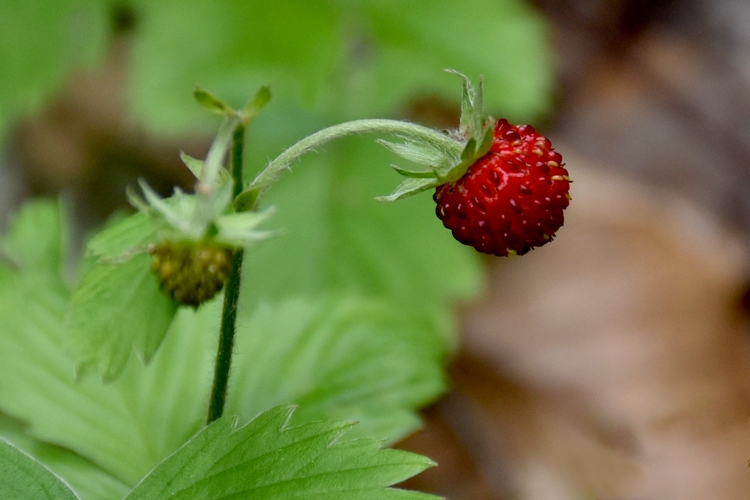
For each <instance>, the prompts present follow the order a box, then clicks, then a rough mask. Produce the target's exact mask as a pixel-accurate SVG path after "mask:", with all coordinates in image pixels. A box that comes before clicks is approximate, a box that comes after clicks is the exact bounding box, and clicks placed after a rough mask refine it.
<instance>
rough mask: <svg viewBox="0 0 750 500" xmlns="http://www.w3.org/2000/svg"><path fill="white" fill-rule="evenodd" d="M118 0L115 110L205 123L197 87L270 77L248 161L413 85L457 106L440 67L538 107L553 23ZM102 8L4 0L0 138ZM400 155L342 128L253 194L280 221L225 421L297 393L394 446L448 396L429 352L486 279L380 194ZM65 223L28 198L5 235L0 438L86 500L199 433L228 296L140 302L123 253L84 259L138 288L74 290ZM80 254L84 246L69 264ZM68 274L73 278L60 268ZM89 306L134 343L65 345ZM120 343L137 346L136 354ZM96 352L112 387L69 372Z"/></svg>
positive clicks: (455, 92)
mask: <svg viewBox="0 0 750 500" xmlns="http://www.w3.org/2000/svg"><path fill="white" fill-rule="evenodd" d="M124 5H128V6H129V7H131V8H132V9H133V10H134V12H135V13H136V20H137V23H136V29H135V31H134V32H133V33H132V35H130V40H129V43H130V44H131V53H130V67H129V75H130V82H129V86H128V91H129V95H128V102H129V109H130V113H131V114H132V117H133V120H134V121H135V123H137V124H138V126H139V127H142V128H143V129H145V130H147V131H148V132H149V133H150V134H154V135H160V136H175V135H179V134H182V133H185V132H188V131H195V130H203V131H211V130H212V128H215V127H216V126H217V125H218V122H216V121H214V120H213V118H211V117H210V116H206V114H205V112H204V111H202V110H201V109H200V108H199V107H198V106H197V105H196V104H195V103H194V102H193V100H192V96H191V91H192V88H193V86H194V85H196V84H199V85H201V86H202V87H205V88H208V89H210V90H211V91H212V92H214V93H215V94H217V95H219V96H222V97H223V98H226V99H227V100H228V101H229V102H230V103H232V104H234V105H237V106H241V105H242V104H243V103H244V101H245V100H247V99H248V98H249V97H250V96H251V95H252V94H253V93H254V92H255V90H256V89H257V87H258V86H260V85H261V84H266V85H270V86H271V87H272V89H273V92H274V98H273V100H272V102H271V104H270V105H269V106H268V107H267V108H266V109H265V110H264V111H263V113H262V114H260V115H259V116H258V119H257V120H256V121H255V122H254V123H253V125H252V127H251V129H250V130H249V132H248V137H247V143H248V145H249V151H248V154H247V157H246V171H247V175H248V178H249V177H250V176H251V175H252V173H253V172H255V171H257V170H258V169H260V168H262V166H263V165H264V164H265V162H266V161H267V160H268V159H269V158H272V157H274V156H275V155H276V154H278V153H279V152H280V151H282V150H283V149H284V148H285V147H287V146H289V145H291V144H292V143H294V142H295V141H296V140H299V139H300V138H302V137H304V136H305V135H307V134H309V133H311V132H313V131H315V130H318V129H320V128H322V127H325V126H328V125H331V124H333V123H338V122H340V121H344V120H347V119H354V118H365V117H397V118H398V117H401V116H402V110H403V109H404V108H405V106H406V105H407V104H408V103H409V102H410V100H411V99H414V98H416V97H420V96H429V97H438V98H440V99H444V100H446V102H448V103H455V107H456V109H457V108H458V102H459V98H460V82H459V81H458V79H457V78H456V77H455V76H454V75H449V74H446V73H443V72H442V69H444V68H455V69H457V70H459V71H461V72H464V73H466V74H468V75H469V76H470V77H472V78H474V79H476V78H477V77H478V76H479V75H480V74H481V75H483V76H484V81H485V89H486V92H485V100H486V105H487V107H488V108H489V111H490V112H491V113H493V114H494V115H495V116H507V117H508V118H510V119H512V120H515V121H533V120H534V119H536V118H539V117H540V116H541V115H543V113H544V112H545V111H546V109H547V108H548V106H549V101H550V88H551V76H550V75H551V73H550V71H551V69H550V64H549V53H548V49H547V45H546V36H545V26H544V23H543V22H542V20H541V19H540V18H539V17H538V16H537V15H536V14H535V13H534V12H533V11H532V10H531V9H530V8H529V7H528V6H527V5H526V4H525V3H524V2H522V1H521V0H465V1H460V2H459V1H455V0H409V1H398V0H348V1H345V0H285V1H281V2H280V1H278V0H253V1H239V0H235V1H230V0H219V1H217V0H179V1H177V0H161V1H147V0H133V1H132V2H129V3H126V4H124ZM112 8H113V4H111V3H110V2H107V1H104V0H29V1H24V2H16V1H13V0H0V12H2V13H3V14H2V16H0V75H3V81H2V84H0V142H2V137H3V136H2V133H3V131H7V129H8V127H10V125H11V124H12V123H13V121H14V120H15V119H17V118H19V117H22V116H24V115H26V114H28V113H31V112H34V111H36V110H38V109H39V107H40V106H41V105H43V103H44V102H45V101H46V100H47V99H49V98H50V96H52V95H54V93H55V92H56V91H57V90H58V89H60V88H61V86H62V85H63V83H64V82H65V81H66V79H67V78H68V77H69V76H70V75H71V74H72V72H74V71H79V70H81V69H82V68H86V67H90V66H92V65H95V64H97V63H98V62H100V61H101V60H102V58H103V57H105V54H106V50H107V44H108V42H109V28H108V26H109V23H110V21H109V16H110V14H111V11H112ZM177 154H178V152H177V151H175V155H177ZM392 160H393V157H392V155H391V154H390V153H389V152H387V151H386V150H384V149H383V148H381V147H379V146H377V145H376V144H374V141H372V138H366V139H365V138H352V139H347V140H343V141H341V142H340V143H337V144H335V145H331V146H329V147H327V148H326V150H325V151H321V152H319V154H312V155H309V156H308V157H307V158H305V159H303V160H302V161H300V162H299V163H298V164H296V165H294V171H293V172H292V173H290V174H287V175H286V177H284V178H283V180H282V181H281V182H280V184H279V185H278V186H276V187H275V188H274V189H273V190H272V191H271V192H270V193H269V196H268V198H267V200H266V203H267V204H273V205H276V206H277V208H278V212H277V214H276V215H275V216H274V218H273V220H272V225H273V226H274V227H277V228H281V229H283V231H284V235H283V236H282V237H280V238H276V239H275V240H272V241H270V242H268V243H265V244H263V245H261V246H259V247H257V248H254V249H252V250H251V251H250V252H249V253H248V255H247V257H246V265H245V268H244V276H243V289H242V294H241V305H240V332H239V337H238V339H237V354H236V357H235V365H234V373H233V377H234V378H233V379H232V381H231V387H230V394H229V400H228V412H229V413H231V414H234V415H238V416H239V420H240V424H245V423H247V422H248V421H250V420H251V419H252V418H253V417H255V416H256V415H258V414H260V413H262V412H264V411H266V410H269V409H270V408H272V407H275V406H277V405H285V404H298V405H300V407H299V410H298V411H296V412H295V413H294V416H293V417H292V423H293V424H294V425H303V424H306V423H309V422H311V421H315V420H320V419H336V420H341V419H345V420H356V421H359V422H360V424H359V425H357V426H356V427H354V429H353V430H352V431H350V432H348V433H347V436H349V439H351V438H356V437H363V436H369V437H375V438H381V439H385V440H387V441H389V442H392V441H395V440H397V439H399V438H401V437H403V436H405V435H406V434H408V433H409V432H411V431H413V430H414V429H416V428H417V427H418V425H419V420H418V417H417V415H416V413H415V412H416V410H417V409H418V408H419V407H420V406H422V405H424V404H426V403H428V402H429V401H431V400H433V399H434V398H436V397H437V396H438V395H439V394H440V393H441V392H442V391H443V390H444V388H445V380H444V374H443V370H442V365H443V363H444V362H445V359H446V357H447V356H448V355H449V353H450V351H451V349H453V347H454V344H455V342H456V338H455V328H454V325H453V318H452V314H451V313H450V306H451V304H454V303H455V302H456V301H464V300H470V299H471V298H472V297H474V296H475V295H476V294H477V293H478V292H479V290H480V288H481V282H482V273H481V270H480V267H479V265H478V260H477V258H476V255H475V254H474V253H473V251H472V250H470V249H467V248H466V247H463V246H461V245H459V244H458V243H456V242H455V241H454V240H453V239H452V237H451V236H450V233H449V232H448V231H446V230H445V229H444V228H443V227H442V226H441V224H440V222H439V220H438V219H437V218H436V217H435V216H434V214H433V204H432V202H431V201H430V200H429V199H428V196H427V195H422V196H417V197H414V198H412V199H408V200H405V201H403V202H399V203H397V204H383V203H378V202H376V201H374V200H373V197H374V196H376V195H383V194H387V193H388V192H390V191H391V190H392V188H393V187H394V186H395V185H396V184H397V183H398V182H399V179H398V176H397V175H396V174H394V173H393V172H391V171H390V169H389V168H388V164H389V163H390V162H391V161H392ZM66 240H67V231H66V229H65V214H64V212H63V211H61V210H60V209H59V207H58V206H57V204H55V203H50V202H36V203H34V204H30V205H28V206H27V207H26V208H25V209H24V210H23V211H21V212H20V213H19V215H18V216H17V217H16V218H15V219H14V222H13V224H12V225H11V227H10V229H9V232H8V234H7V235H6V236H5V237H4V238H3V239H2V243H0V256H1V257H2V258H0V436H3V437H5V438H7V439H8V440H9V441H10V442H12V443H13V444H14V445H16V446H18V447H20V448H21V449H23V450H25V451H27V452H28V453H29V454H30V455H32V456H33V457H35V458H36V459H38V460H40V461H41V462H42V463H44V464H45V465H46V466H47V467H49V468H50V469H51V470H52V471H53V472H54V473H56V474H58V475H59V476H61V477H63V478H65V480H66V481H67V482H68V483H69V484H70V485H71V486H72V487H73V489H74V490H75V491H76V493H77V494H78V495H79V496H80V497H82V498H121V497H122V496H123V495H125V494H127V492H128V491H130V489H131V488H133V486H135V484H136V483H138V481H139V480H140V479H141V478H142V477H144V475H146V474H147V473H148V472H149V470H151V469H152V468H153V467H154V466H156V465H157V464H158V463H159V462H160V461H161V460H163V459H164V458H165V457H166V456H168V455H169V454H170V453H172V452H174V451H175V450H176V449H177V448H179V447H180V446H181V445H182V444H183V443H185V442H186V441H187V440H188V439H189V438H190V436H192V435H193V434H195V432H197V431H198V430H199V429H200V428H201V426H202V424H203V419H204V413H205V406H206V403H207V400H208V391H209V389H210V380H211V370H212V362H213V355H214V351H215V344H216V339H215V337H216V332H217V329H218V315H219V313H218V307H219V305H218V301H217V302H215V303H212V304H209V305H206V306H203V307H201V308H200V309H199V310H198V311H197V312H193V311H189V310H179V311H178V312H177V313H176V315H175V316H174V318H173V319H172V314H173V312H174V311H170V312H169V313H168V316H164V315H163V314H162V315H161V316H159V314H161V313H154V310H153V307H151V306H152V305H153V301H152V300H151V298H150V297H151V296H148V295H144V296H142V297H138V296H133V294H138V293H139V290H148V293H154V290H156V287H155V283H154V282H153V279H152V277H151V276H150V275H149V274H148V273H147V271H146V270H144V269H140V270H138V269H136V270H135V271H134V273H131V272H130V271H128V272H124V271H123V269H125V268H120V269H119V271H118V272H114V273H109V274H106V273H105V274H100V275H99V276H98V277H96V279H97V280H98V281H97V286H98V287H100V288H97V289H96V290H99V291H100V292H101V291H102V290H116V291H119V293H120V295H119V296H118V297H122V295H123V294H126V295H127V294H129V295H128V296H129V297H131V298H133V297H134V298H133V300H130V301H127V300H120V299H119V298H118V299H117V300H111V301H107V300H105V296H104V294H103V293H99V292H97V293H91V294H90V295H91V297H89V298H87V299H86V300H79V301H78V302H74V303H73V304H71V297H72V296H76V295H74V294H75V287H76V281H77V280H78V279H79V278H80V275H81V273H70V272H67V271H65V270H64V269H63V266H62V262H64V261H65V260H66V256H65V255H66V252H67V251H68V250H67V248H68V246H67V244H66ZM98 243H99V244H101V243H102V242H101V241H99V242H98ZM105 243H106V244H111V245H113V246H115V247H116V246H117V245H120V244H122V242H119V241H116V240H114V239H113V240H108V241H105ZM125 243H128V241H125ZM132 262H136V264H131V263H132ZM137 262H138V260H134V261H131V263H129V264H128V266H131V265H132V266H135V267H137V266H138V264H137ZM92 266H94V269H95V268H96V264H94V263H93V261H92V260H87V261H84V262H83V263H82V266H81V269H84V268H92ZM141 267H143V266H141ZM95 272H96V270H95ZM71 274H74V275H76V276H77V277H76V278H74V279H73V280H70V279H66V278H64V276H66V277H68V278H69V277H70V275H71ZM90 279H93V278H90ZM134 283H136V284H138V286H136V285H134ZM131 292H132V293H131ZM144 293H146V292H145V291H144ZM156 293H158V292H156ZM77 296H78V297H80V294H79V295H77ZM113 296H114V295H113ZM155 300H158V297H157V298H156V299H155ZM87 308H88V309H87ZM71 317H73V318H74V319H75V318H83V321H78V319H75V320H74V321H71ZM85 318H92V321H93V323H92V324H94V323H95V321H94V320H95V319H96V318H99V320H98V321H100V322H102V321H103V322H106V321H107V318H121V320H115V319H112V321H115V322H116V323H117V324H118V325H120V326H122V325H125V326H127V328H125V326H123V327H122V328H121V330H123V331H124V335H126V337H125V338H120V337H118V338H116V339H115V340H111V339H109V340H108V339H104V340H103V342H109V343H110V345H109V346H108V347H107V349H109V351H108V352H109V354H108V355H111V356H112V357H111V358H106V359H104V361H102V358H101V352H100V351H97V350H90V351H89V352H86V351H85V350H84V352H81V350H80V348H79V347H80V346H76V345H72V344H71V341H70V339H71V338H74V337H75V334H76V333H78V334H80V333H81V332H82V331H83V333H84V335H89V333H86V331H85V330H86V326H85ZM124 320H127V321H124ZM82 324H83V325H84V326H81V325H82ZM71 329H77V330H76V331H73V332H71ZM90 329H91V330H94V328H90ZM79 330H80V331H79ZM95 334H96V332H93V331H92V333H91V335H95ZM127 335H129V336H127ZM162 337H163V338H164V343H163V344H162V345H161V346H160V347H159V348H158V350H156V351H155V353H154V349H155V346H158V344H159V342H160V339H161V338H162ZM131 351H134V352H136V353H137V354H139V355H140V356H141V357H145V358H152V359H151V360H150V363H149V364H148V365H147V366H144V365H143V364H142V363H141V362H140V361H138V360H136V359H134V358H135V356H131ZM71 353H72V354H75V355H76V356H77V358H75V359H74V358H73V357H72V356H71V355H70V354H71ZM92 360H94V361H93V365H94V366H95V367H97V368H98V369H99V371H100V372H103V373H105V374H107V373H108V370H109V369H110V368H111V367H112V366H113V363H115V361H113V360H116V363H119V365H117V367H116V370H113V371H112V373H110V375H113V374H114V375H117V374H119V376H118V377H116V378H115V380H114V381H113V382H112V383H109V384H105V383H103V382H102V381H101V380H100V379H99V378H98V377H96V376H82V377H81V378H80V379H77V378H76V373H77V369H78V368H80V364H81V362H82V361H86V362H89V363H90V364H91V363H92ZM128 360H129V361H128ZM97 363H102V364H101V366H97ZM121 369H122V370H123V371H122V373H120V370H121ZM114 375H113V377H114ZM331 425H333V424H331ZM332 428H333V427H332ZM232 436H234V434H232ZM226 439H230V438H229V437H227V438H226ZM3 449H4V450H6V451H7V453H6V454H5V455H3V456H5V457H7V460H8V462H7V463H11V462H12V463H19V464H21V465H23V467H27V466H28V467H27V469H28V470H30V471H37V472H38V474H37V472H33V474H32V473H30V474H31V476H34V477H37V478H38V479H39V481H42V483H44V482H45V481H47V480H48V477H47V476H46V475H45V471H44V470H43V469H39V468H38V467H36V466H30V465H28V464H25V465H24V464H23V463H22V462H23V460H22V459H24V457H25V456H24V455H18V453H16V451H15V448H13V449H11V448H7V449H6V448H3ZM0 455H2V454H0ZM374 456H375V455H373V457H374ZM373 460H375V458H373ZM410 460H412V459H410V458H409V459H406V458H405V459H404V462H403V463H402V464H401V465H402V466H403V468H402V469H399V470H401V472H396V473H395V476H399V474H401V475H402V476H403V477H408V475H410V474H413V473H415V472H417V471H418V470H421V468H424V466H425V465H424V462H420V463H421V465H419V466H418V467H417V468H416V469H414V467H413V460H412V462H410ZM0 461H2V460H1V459H0ZM3 463H5V462H3ZM341 463H344V462H341ZM410 463H412V465H409V464H410ZM165 466H166V465H165ZM19 467H20V466H19ZM188 467H189V466H188ZM196 467H199V465H196ZM412 469H413V470H412ZM24 470H26V469H24ZM195 470H196V473H200V472H199V469H198V468H196V469H195ZM409 471H411V472H409ZM31 476H30V477H31ZM395 476H394V477H395ZM0 480H2V477H1V476H0ZM342 480H343V479H342ZM378 484H379V485H380V486H382V487H384V486H388V485H389V484H391V483H390V482H388V481H385V482H382V484H381V483H378ZM386 491H388V490H386V489H382V492H386ZM378 494H380V493H378ZM186 495H188V494H186ZM186 498H191V497H190V496H189V495H188V496H186ZM368 498H370V497H368ZM372 498H386V496H377V494H376V495H374V496H372Z"/></svg>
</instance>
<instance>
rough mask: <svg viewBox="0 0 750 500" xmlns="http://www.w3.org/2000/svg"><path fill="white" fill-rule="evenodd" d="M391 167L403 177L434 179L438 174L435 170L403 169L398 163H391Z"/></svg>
mask: <svg viewBox="0 0 750 500" xmlns="http://www.w3.org/2000/svg"><path fill="white" fill-rule="evenodd" d="M391 168H392V169H393V170H395V171H396V172H398V173H399V174H401V175H403V176H404V177H412V178H414V179H436V178H437V176H438V175H437V173H436V171H435V170H422V171H419V172H415V171H413V170H406V169H403V168H401V167H399V166H398V165H391Z"/></svg>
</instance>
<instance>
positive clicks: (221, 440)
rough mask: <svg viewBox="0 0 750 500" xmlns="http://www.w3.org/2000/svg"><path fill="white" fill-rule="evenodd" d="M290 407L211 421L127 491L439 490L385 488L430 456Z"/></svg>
mask: <svg viewBox="0 0 750 500" xmlns="http://www.w3.org/2000/svg"><path fill="white" fill-rule="evenodd" d="M291 413H292V408H290V407H277V408H274V409H272V410H269V411H267V412H265V413H263V414H261V415H259V416H258V417H256V418H255V419H254V420H252V421H251V422H250V423H249V424H247V425H245V426H244V427H241V428H239V429H235V428H234V427H235V423H234V422H233V421H232V419H230V418H227V417H224V418H222V419H220V420H218V421H216V422H214V423H212V424H211V425H209V426H207V427H206V428H204V429H202V430H201V431H200V432H199V433H198V434H197V435H196V436H195V437H193V438H192V439H191V440H190V441H189V442H187V443H186V444H185V446H183V447H182V448H180V449H179V450H178V451H177V452H176V453H175V454H174V455H172V456H171V457H169V458H168V459H167V460H165V461H164V462H162V463H161V464H159V466H158V467H157V468H156V469H155V470H154V471H153V472H151V474H149V475H148V476H147V477H146V478H145V479H144V480H143V481H142V482H141V483H140V484H139V485H138V486H137V487H136V488H135V489H134V490H133V491H132V492H131V493H130V495H128V496H127V497H126V498H127V499H129V500H137V499H151V498H174V499H178V498H179V499H197V498H217V497H221V498H229V497H235V498H240V497H242V498H253V499H257V500H263V499H276V498H285V499H294V498H300V499H302V498H305V499H311V498H319V499H321V500H322V499H324V498H325V499H328V500H333V499H342V500H343V499H347V500H348V499H350V498H368V499H373V500H374V499H383V500H385V499H391V498H393V499H395V498H415V499H417V498H422V499H425V500H427V499H430V498H436V497H433V496H431V495H426V494H420V493H414V492H412V493H408V492H404V491H400V490H391V489H388V488H387V487H388V486H391V485H393V484H395V483H398V482H400V481H403V480H405V479H407V478H409V477H412V476H414V475H415V474H418V473H420V472H422V471H423V470H425V469H427V468H428V467H431V466H433V465H435V464H434V463H433V462H431V461H430V460H429V459H427V458H425V457H421V456H419V455H415V454H412V453H408V452H404V451H397V450H387V449H381V448H380V443H379V442H378V441H377V440H374V439H358V440H354V441H342V439H341V437H342V435H343V434H345V433H346V432H347V431H348V430H349V428H350V427H351V426H352V424H351V423H345V422H315V423H308V424H305V425H301V426H297V427H289V426H288V422H289V418H290V416H291Z"/></svg>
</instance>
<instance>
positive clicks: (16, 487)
mask: <svg viewBox="0 0 750 500" xmlns="http://www.w3.org/2000/svg"><path fill="white" fill-rule="evenodd" d="M0 491H1V492H2V496H3V497H4V498H13V499H17V500H23V499H29V500H37V499H44V498H47V499H49V500H64V499H74V500H75V499H78V497H77V496H76V494H75V493H73V492H72V491H71V490H70V488H68V486H67V485H66V484H65V483H63V482H62V481H61V480H60V478H58V477H57V476H55V475H54V474H53V473H52V472H51V471H50V470H49V469H47V468H46V467H45V466H44V465H42V464H41V463H39V462H38V461H36V460H34V459H33V458H32V457H31V456H30V455H27V454H26V453H24V452H22V451H21V450H19V449H18V448H16V447H15V446H13V445H12V444H10V443H9V442H8V441H6V440H5V439H2V438H0Z"/></svg>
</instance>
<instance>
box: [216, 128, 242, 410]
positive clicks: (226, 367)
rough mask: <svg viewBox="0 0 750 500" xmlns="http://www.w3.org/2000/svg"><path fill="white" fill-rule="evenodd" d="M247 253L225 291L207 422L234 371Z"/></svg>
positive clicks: (238, 134)
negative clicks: (233, 358)
mask: <svg viewBox="0 0 750 500" xmlns="http://www.w3.org/2000/svg"><path fill="white" fill-rule="evenodd" d="M244 137H245V126H244V125H243V124H241V123H240V124H238V125H237V127H236V128H235V129H234V134H233V136H232V150H231V153H230V155H231V160H230V161H231V171H232V178H233V180H234V195H235V196H237V195H238V194H239V193H240V192H242V151H243V148H244ZM244 254H245V252H244V250H243V249H241V248H238V249H236V250H235V251H234V255H233V256H232V268H231V271H230V274H229V279H228V280H227V284H226V289H225V290H224V308H223V310H222V312H221V329H220V332H219V347H218V351H217V353H216V365H215V367H214V383H213V387H212V388H211V401H210V403H209V407H208V419H207V423H209V424H210V423H211V422H213V421H214V420H216V419H218V418H219V417H221V415H222V414H223V413H224V404H225V402H226V397H227V387H228V385H229V372H230V370H231V368H232V351H233V349H234V334H235V330H236V325H237V303H238V301H239V298H240V274H241V273H242V259H243V257H244Z"/></svg>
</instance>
